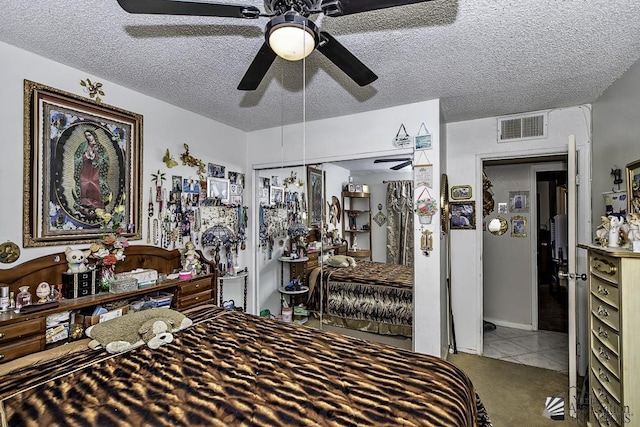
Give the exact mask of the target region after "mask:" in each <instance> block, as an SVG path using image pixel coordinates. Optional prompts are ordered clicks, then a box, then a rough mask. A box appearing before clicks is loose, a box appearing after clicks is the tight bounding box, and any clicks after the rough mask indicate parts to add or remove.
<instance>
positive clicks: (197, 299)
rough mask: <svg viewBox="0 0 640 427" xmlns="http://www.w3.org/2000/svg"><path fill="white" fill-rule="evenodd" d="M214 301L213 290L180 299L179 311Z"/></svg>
mask: <svg viewBox="0 0 640 427" xmlns="http://www.w3.org/2000/svg"><path fill="white" fill-rule="evenodd" d="M211 301H212V293H211V289H209V290H206V291H204V292H200V293H197V294H193V295H189V296H187V297H180V298H179V299H178V307H177V308H178V309H183V308H188V307H193V306H195V305H199V304H204V303H208V302H211Z"/></svg>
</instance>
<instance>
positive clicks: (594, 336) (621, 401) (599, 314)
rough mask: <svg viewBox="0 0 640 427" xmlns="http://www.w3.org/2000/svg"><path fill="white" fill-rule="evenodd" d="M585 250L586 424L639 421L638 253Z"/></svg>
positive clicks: (639, 281)
mask: <svg viewBox="0 0 640 427" xmlns="http://www.w3.org/2000/svg"><path fill="white" fill-rule="evenodd" d="M582 247H585V248H587V249H588V251H589V273H590V274H589V288H590V295H589V312H590V316H589V317H590V320H589V324H590V331H591V333H590V337H589V345H590V356H589V372H590V377H589V388H590V393H589V397H590V400H589V401H590V425H593V426H601V425H602V426H622V425H625V424H626V425H640V355H639V352H640V253H633V252H631V251H625V250H623V249H617V250H614V249H613V248H600V247H597V246H582Z"/></svg>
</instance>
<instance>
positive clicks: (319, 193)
mask: <svg viewBox="0 0 640 427" xmlns="http://www.w3.org/2000/svg"><path fill="white" fill-rule="evenodd" d="M323 189H324V185H323V182H322V170H320V169H317V168H314V167H311V166H309V167H307V193H308V195H309V197H308V200H309V213H308V215H307V218H308V221H309V224H308V226H309V227H318V228H319V227H320V225H321V224H322V220H323V218H324V216H323V212H324V200H325V197H324V194H323V191H324V190H323Z"/></svg>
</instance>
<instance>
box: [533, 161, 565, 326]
mask: <svg viewBox="0 0 640 427" xmlns="http://www.w3.org/2000/svg"><path fill="white" fill-rule="evenodd" d="M534 169H536V168H534ZM536 197H537V215H536V216H537V221H536V223H537V230H538V239H537V245H536V246H537V249H538V250H537V268H538V281H537V288H538V292H537V294H538V304H537V319H538V330H543V331H554V332H562V333H568V323H569V313H568V306H569V304H568V291H567V290H568V289H567V285H568V283H567V280H566V279H564V278H563V277H562V276H561V273H566V271H567V256H568V247H567V171H566V169H565V170H550V171H546V170H545V171H537V170H536ZM534 315H535V314H534Z"/></svg>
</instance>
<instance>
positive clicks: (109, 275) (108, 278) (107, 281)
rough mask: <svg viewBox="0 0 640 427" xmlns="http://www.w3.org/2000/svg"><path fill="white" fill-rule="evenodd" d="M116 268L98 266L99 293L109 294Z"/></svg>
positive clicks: (110, 265)
mask: <svg viewBox="0 0 640 427" xmlns="http://www.w3.org/2000/svg"><path fill="white" fill-rule="evenodd" d="M115 270H116V266H115V265H114V264H100V266H99V270H98V274H99V279H98V280H99V281H100V282H99V283H100V291H101V292H109V290H110V289H111V283H112V282H113V281H114V280H115V278H116V271H115Z"/></svg>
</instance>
